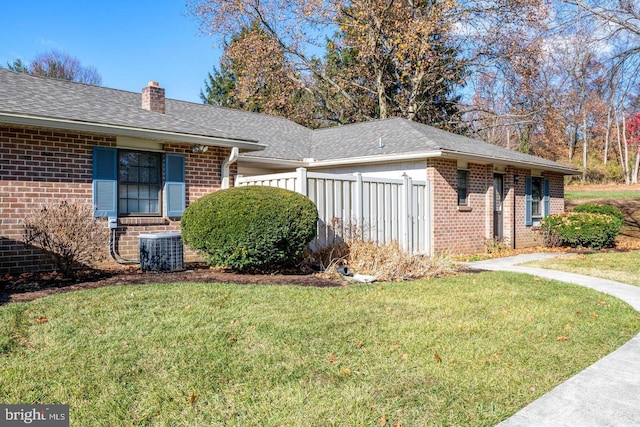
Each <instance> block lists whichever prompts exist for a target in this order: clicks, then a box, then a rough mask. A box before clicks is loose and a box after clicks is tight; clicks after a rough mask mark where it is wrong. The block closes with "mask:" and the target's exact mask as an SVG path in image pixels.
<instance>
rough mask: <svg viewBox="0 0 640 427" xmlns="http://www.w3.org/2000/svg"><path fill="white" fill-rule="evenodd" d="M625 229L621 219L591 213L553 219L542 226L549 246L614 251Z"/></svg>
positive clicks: (542, 223) (559, 215) (568, 214)
mask: <svg viewBox="0 0 640 427" xmlns="http://www.w3.org/2000/svg"><path fill="white" fill-rule="evenodd" d="M621 228H622V221H621V220H620V219H619V218H617V217H615V216H612V215H606V214H600V213H590V212H570V213H562V214H557V215H550V216H547V217H546V218H544V219H543V220H542V221H541V222H540V230H541V232H542V237H543V242H544V244H545V245H546V246H571V247H573V248H577V247H584V248H593V249H602V248H605V247H612V246H614V245H615V239H616V236H617V235H618V233H619V232H620V229H621Z"/></svg>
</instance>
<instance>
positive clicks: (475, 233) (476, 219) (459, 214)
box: [427, 159, 493, 254]
mask: <svg viewBox="0 0 640 427" xmlns="http://www.w3.org/2000/svg"><path fill="white" fill-rule="evenodd" d="M468 170H469V181H468V185H469V188H468V195H469V203H468V206H458V192H457V171H458V167H457V162H456V161H455V160H448V159H429V160H428V162H427V177H428V179H429V180H431V183H432V191H433V193H432V202H433V205H432V208H431V212H432V223H433V239H432V241H433V250H434V253H435V254H439V253H451V254H462V253H474V252H482V251H483V249H484V245H485V241H486V239H487V237H488V235H489V234H488V233H489V230H491V229H490V228H488V226H489V219H488V218H487V210H488V209H489V206H488V200H492V199H489V198H488V196H487V194H488V192H489V190H490V189H491V188H492V187H491V186H492V182H493V181H492V180H493V174H492V173H490V170H491V169H490V168H489V167H488V166H485V165H477V164H469V166H468ZM492 224H493V223H492V222H491V225H492Z"/></svg>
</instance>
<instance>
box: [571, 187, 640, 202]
mask: <svg viewBox="0 0 640 427" xmlns="http://www.w3.org/2000/svg"><path fill="white" fill-rule="evenodd" d="M564 197H565V199H567V200H580V199H585V200H591V199H603V200H617V199H638V198H640V192H639V191H637V190H579V189H572V190H567V191H565V194H564Z"/></svg>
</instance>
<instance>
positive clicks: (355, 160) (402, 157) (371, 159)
mask: <svg viewBox="0 0 640 427" xmlns="http://www.w3.org/2000/svg"><path fill="white" fill-rule="evenodd" d="M436 157H443V158H449V159H463V160H471V161H475V162H478V163H483V164H496V163H497V164H504V165H509V166H515V167H519V168H522V169H542V170H546V171H551V172H559V173H563V174H565V175H576V174H579V173H580V171H579V170H578V169H577V168H575V167H572V166H564V165H559V166H554V165H548V164H545V163H538V162H526V161H522V160H514V159H506V158H502V157H491V156H483V155H478V154H467V153H462V152H455V151H448V150H438V151H431V152H422V153H407V154H379V155H374V156H361V157H352V158H346V159H331V160H313V159H305V163H306V164H307V166H308V167H309V168H313V167H327V166H344V165H353V164H363V163H365V164H369V163H389V162H401V161H407V160H424V159H429V158H436Z"/></svg>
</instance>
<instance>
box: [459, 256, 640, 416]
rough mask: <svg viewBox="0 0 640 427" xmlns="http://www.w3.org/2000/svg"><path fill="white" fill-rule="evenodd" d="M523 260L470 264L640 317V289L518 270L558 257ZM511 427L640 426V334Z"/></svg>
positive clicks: (541, 401)
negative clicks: (589, 295) (526, 277)
mask: <svg viewBox="0 0 640 427" xmlns="http://www.w3.org/2000/svg"><path fill="white" fill-rule="evenodd" d="M557 256H558V254H554V253H538V254H523V255H517V256H513V257H507V258H497V259H491V260H486V261H478V262H470V263H466V265H467V266H469V267H471V268H474V269H479V270H496V271H514V272H518V273H527V274H532V275H535V276H538V277H544V278H548V279H553V280H558V281H562V282H568V283H574V284H576V285H580V286H585V287H587V288H591V289H595V290H596V291H599V292H602V293H605V294H609V295H612V296H614V297H616V298H619V299H621V300H623V301H625V302H626V303H628V304H629V305H631V306H632V307H633V308H634V309H635V310H636V311H638V312H640V287H638V286H631V285H626V284H624V283H619V282H614V281H612V280H606V279H598V278H595V277H590V276H583V275H580V274H573V273H564V272H560V271H554V270H545V269H542V268H532V267H520V266H518V264H521V263H524V262H528V261H534V260H544V259H549V258H554V257H557ZM499 426H501V427H511V426H518V427H520V426H536V427H538V426H553V427H556V426H570V427H586V426H594V427H596V426H597V427H602V426H640V334H638V335H636V336H635V337H634V338H632V339H631V341H629V342H627V343H626V344H625V345H623V346H622V347H620V348H619V349H617V350H616V351H614V352H613V353H611V354H609V355H608V356H605V357H604V358H603V359H601V360H599V361H597V362H596V363H594V364H593V365H591V366H589V367H588V368H587V369H585V370H584V371H582V372H580V373H578V374H577V375H575V376H574V377H572V378H570V379H568V380H567V381H565V382H564V383H562V384H560V385H559V386H557V387H556V388H554V389H553V390H551V391H550V392H549V393H547V394H545V395H543V396H542V397H541V398H539V399H538V400H535V401H534V402H532V403H530V404H529V405H527V406H526V407H524V408H523V409H521V410H520V411H519V412H517V413H516V414H515V415H513V416H512V417H511V418H508V419H507V420H505V421H503V422H502V423H500V424H499Z"/></svg>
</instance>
